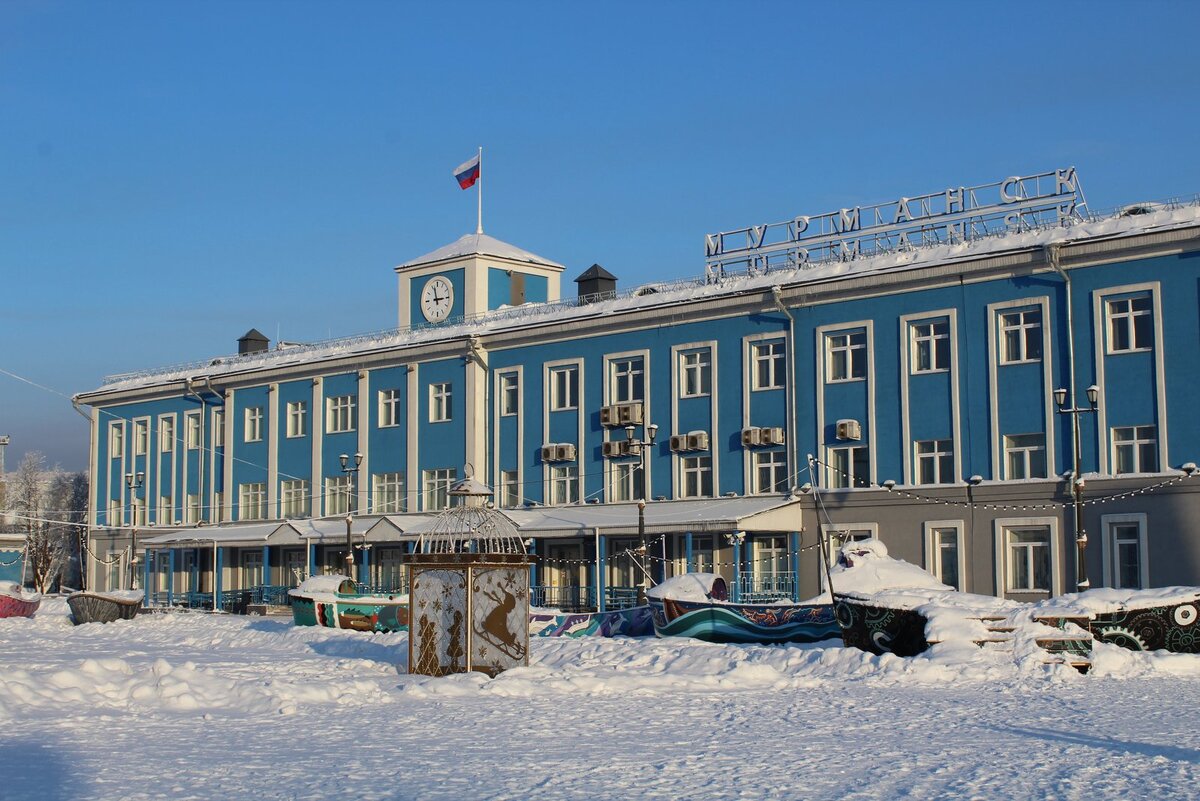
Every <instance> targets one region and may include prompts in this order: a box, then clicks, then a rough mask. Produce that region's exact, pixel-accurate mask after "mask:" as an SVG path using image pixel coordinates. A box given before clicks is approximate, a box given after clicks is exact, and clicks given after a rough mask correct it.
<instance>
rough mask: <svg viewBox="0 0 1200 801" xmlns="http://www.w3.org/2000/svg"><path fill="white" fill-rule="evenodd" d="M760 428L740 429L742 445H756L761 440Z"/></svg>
mask: <svg viewBox="0 0 1200 801" xmlns="http://www.w3.org/2000/svg"><path fill="white" fill-rule="evenodd" d="M761 433H762V429H761V428H743V429H742V447H746V448H748V447H750V446H751V445H758V444H759V442H761V439H760V437H761Z"/></svg>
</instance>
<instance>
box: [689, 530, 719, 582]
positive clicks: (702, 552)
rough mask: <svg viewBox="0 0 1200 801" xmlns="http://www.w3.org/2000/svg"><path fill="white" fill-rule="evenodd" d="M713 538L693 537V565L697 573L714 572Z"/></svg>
mask: <svg viewBox="0 0 1200 801" xmlns="http://www.w3.org/2000/svg"><path fill="white" fill-rule="evenodd" d="M713 556H714V550H713V537H712V535H711V534H709V535H703V536H702V535H699V534H697V535H693V536H692V565H693V566H694V567H695V572H697V573H712V572H714V569H713V568H714V566H715V565H714V563H715V561H716V560H715V559H713Z"/></svg>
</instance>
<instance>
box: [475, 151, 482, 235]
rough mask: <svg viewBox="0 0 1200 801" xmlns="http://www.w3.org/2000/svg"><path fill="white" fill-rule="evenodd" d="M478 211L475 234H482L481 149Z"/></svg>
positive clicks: (480, 152)
mask: <svg viewBox="0 0 1200 801" xmlns="http://www.w3.org/2000/svg"><path fill="white" fill-rule="evenodd" d="M477 199H478V201H479V209H478V212H477V216H476V218H475V233H477V234H482V233H483V148H482V147H481V148H479V195H478V198H477Z"/></svg>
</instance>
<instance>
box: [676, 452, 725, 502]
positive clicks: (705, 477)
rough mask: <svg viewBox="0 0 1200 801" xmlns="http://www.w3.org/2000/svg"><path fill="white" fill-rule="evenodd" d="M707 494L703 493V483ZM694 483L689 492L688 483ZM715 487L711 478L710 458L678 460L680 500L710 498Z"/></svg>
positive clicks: (695, 457) (698, 457) (685, 457)
mask: <svg viewBox="0 0 1200 801" xmlns="http://www.w3.org/2000/svg"><path fill="white" fill-rule="evenodd" d="M706 481H707V484H708V492H705V491H704V490H705V486H704V485H705V483H706ZM690 482H694V483H695V490H694V491H691V490H690V488H689V483H690ZM715 487H716V483H715V479H714V476H713V463H712V456H711V455H710V456H682V457H680V459H679V497H680V498H711V497H713V492H714V489H715Z"/></svg>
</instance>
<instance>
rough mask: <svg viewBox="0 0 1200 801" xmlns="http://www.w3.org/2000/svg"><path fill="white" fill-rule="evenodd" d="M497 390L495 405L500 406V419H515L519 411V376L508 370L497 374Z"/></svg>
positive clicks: (514, 371) (515, 372)
mask: <svg viewBox="0 0 1200 801" xmlns="http://www.w3.org/2000/svg"><path fill="white" fill-rule="evenodd" d="M498 381H499V382H500V383H499V388H498V389H497V391H496V399H497V403H498V404H499V406H500V416H501V417H516V416H517V414H518V413H520V411H521V374H520V373H518V372H517V371H516V370H509V371H507V372H503V373H500V374H499V378H498Z"/></svg>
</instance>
